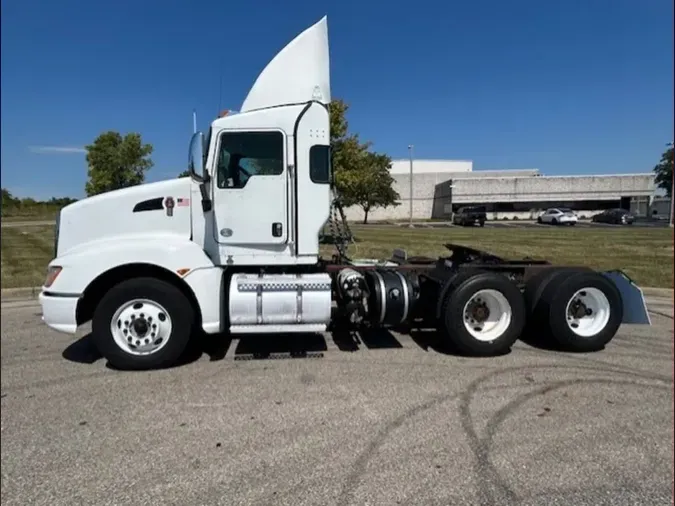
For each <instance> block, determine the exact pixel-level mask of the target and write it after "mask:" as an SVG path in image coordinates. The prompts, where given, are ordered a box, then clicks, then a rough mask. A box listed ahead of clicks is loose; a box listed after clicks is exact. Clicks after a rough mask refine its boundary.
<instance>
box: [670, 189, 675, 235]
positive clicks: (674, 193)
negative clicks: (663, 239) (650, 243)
mask: <svg viewBox="0 0 675 506" xmlns="http://www.w3.org/2000/svg"><path fill="white" fill-rule="evenodd" d="M671 177H672V176H671ZM674 204H675V177H673V187H672V188H671V189H670V228H673V211H675V205H674Z"/></svg>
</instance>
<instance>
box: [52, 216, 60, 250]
mask: <svg viewBox="0 0 675 506" xmlns="http://www.w3.org/2000/svg"><path fill="white" fill-rule="evenodd" d="M60 225H61V211H59V214H57V215H56V225H54V258H56V257H57V256H58V253H59V228H60Z"/></svg>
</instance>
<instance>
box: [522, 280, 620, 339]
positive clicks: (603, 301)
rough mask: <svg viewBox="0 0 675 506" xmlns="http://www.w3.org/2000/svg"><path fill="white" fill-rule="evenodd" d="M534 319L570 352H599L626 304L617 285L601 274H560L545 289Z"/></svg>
mask: <svg viewBox="0 0 675 506" xmlns="http://www.w3.org/2000/svg"><path fill="white" fill-rule="evenodd" d="M532 316H533V320H534V321H536V322H537V325H538V327H539V329H540V330H545V331H547V333H548V334H549V335H550V336H551V337H552V338H553V339H554V341H555V342H556V343H557V344H558V345H559V346H560V347H561V348H562V349H565V350H568V351H576V352H591V351H598V350H601V349H603V348H604V347H605V345H606V344H607V343H608V342H609V341H611V340H612V338H613V337H614V336H615V335H616V332H617V331H618V329H619V326H620V325H621V321H622V320H623V301H622V300H621V293H620V292H619V290H618V289H617V288H616V286H615V285H614V283H612V282H611V281H610V280H609V279H607V278H606V277H604V276H603V275H602V274H599V273H597V272H592V271H591V272H584V271H578V272H575V273H570V272H565V271H560V272H558V273H556V274H555V276H554V277H552V278H551V279H550V280H549V282H548V284H547V286H546V287H545V288H544V289H543V290H542V292H541V296H540V298H539V300H538V301H537V303H536V306H535V307H534V308H533V315H532Z"/></svg>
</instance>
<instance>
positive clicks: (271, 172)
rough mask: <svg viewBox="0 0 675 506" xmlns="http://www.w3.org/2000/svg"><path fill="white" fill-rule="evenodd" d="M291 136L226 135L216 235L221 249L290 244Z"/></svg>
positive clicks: (221, 144) (219, 162) (220, 146)
mask: <svg viewBox="0 0 675 506" xmlns="http://www.w3.org/2000/svg"><path fill="white" fill-rule="evenodd" d="M287 178H288V173H287V169H286V135H285V133H284V132H283V131H281V130H223V131H222V132H221V133H220V135H219V138H218V142H217V152H216V170H215V174H214V178H213V187H214V198H213V200H214V218H215V227H214V234H215V238H216V241H217V242H219V243H221V244H242V245H244V244H245V245H255V244H258V245H263V244H282V243H285V242H286V241H287V240H288V195H287Z"/></svg>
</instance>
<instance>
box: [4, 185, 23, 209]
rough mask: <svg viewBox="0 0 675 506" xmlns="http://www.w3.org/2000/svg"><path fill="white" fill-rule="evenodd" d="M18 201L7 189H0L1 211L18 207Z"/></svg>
mask: <svg viewBox="0 0 675 506" xmlns="http://www.w3.org/2000/svg"><path fill="white" fill-rule="evenodd" d="M19 204H20V200H19V199H17V198H16V197H15V196H14V195H12V193H11V192H10V191H9V190H8V189H7V188H3V189H2V209H5V210H6V209H7V208H10V207H12V208H13V207H18V206H19Z"/></svg>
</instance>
